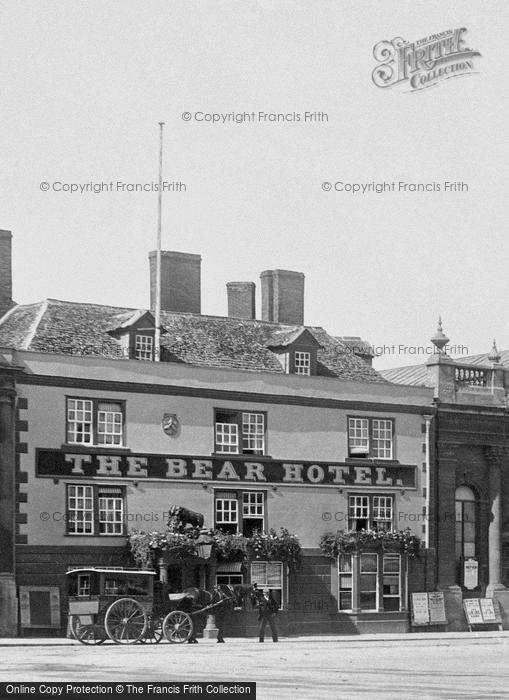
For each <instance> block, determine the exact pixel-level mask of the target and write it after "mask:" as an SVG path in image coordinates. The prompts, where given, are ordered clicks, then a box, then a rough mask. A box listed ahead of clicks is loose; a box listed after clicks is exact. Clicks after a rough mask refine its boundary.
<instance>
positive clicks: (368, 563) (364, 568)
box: [361, 554, 378, 573]
mask: <svg viewBox="0 0 509 700" xmlns="http://www.w3.org/2000/svg"><path fill="white" fill-rule="evenodd" d="M377 564H378V557H377V555H376V554H361V572H362V573H365V572H369V573H371V572H374V571H377V569H378V566H377Z"/></svg>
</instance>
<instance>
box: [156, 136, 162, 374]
mask: <svg viewBox="0 0 509 700" xmlns="http://www.w3.org/2000/svg"><path fill="white" fill-rule="evenodd" d="M163 126H164V122H159V190H158V195H157V247H156V303H155V334H154V360H155V361H156V362H159V361H160V359H161V220H162V202H163V200H162V196H163Z"/></svg>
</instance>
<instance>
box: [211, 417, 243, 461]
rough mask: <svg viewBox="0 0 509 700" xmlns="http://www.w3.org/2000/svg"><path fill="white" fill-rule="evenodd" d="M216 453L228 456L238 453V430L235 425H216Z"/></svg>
mask: <svg viewBox="0 0 509 700" xmlns="http://www.w3.org/2000/svg"><path fill="white" fill-rule="evenodd" d="M216 451H217V452H222V453H229V454H234V453H237V452H238V451H239V429H238V426H237V424H236V423H216Z"/></svg>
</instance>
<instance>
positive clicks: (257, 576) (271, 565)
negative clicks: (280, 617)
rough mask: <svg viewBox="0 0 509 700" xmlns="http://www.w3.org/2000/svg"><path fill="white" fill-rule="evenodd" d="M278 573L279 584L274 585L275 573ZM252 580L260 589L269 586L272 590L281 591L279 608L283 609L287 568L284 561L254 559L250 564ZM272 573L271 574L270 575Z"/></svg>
mask: <svg viewBox="0 0 509 700" xmlns="http://www.w3.org/2000/svg"><path fill="white" fill-rule="evenodd" d="M276 571H277V572H278V573H277V578H278V584H277V585H274V574H275V572H276ZM249 573H250V581H251V583H252V584H253V583H256V584H257V586H258V590H260V591H261V590H262V589H263V588H269V589H270V590H271V591H280V592H281V602H280V605H279V609H280V610H282V609H283V607H284V605H285V602H286V595H285V593H286V591H285V570H284V564H283V562H282V561H258V560H256V561H252V562H251V566H250V571H249ZM269 574H270V575H269Z"/></svg>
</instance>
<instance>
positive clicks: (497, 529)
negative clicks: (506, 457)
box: [486, 448, 505, 598]
mask: <svg viewBox="0 0 509 700" xmlns="http://www.w3.org/2000/svg"><path fill="white" fill-rule="evenodd" d="M502 455H503V453H501V452H500V450H497V449H496V448H489V450H488V454H487V461H488V465H489V494H490V504H491V512H490V523H489V525H488V575H489V579H488V586H487V588H486V597H488V598H493V594H494V592H495V591H498V590H504V589H505V586H503V585H502V577H501V574H502V541H501V540H502V533H501V530H502V493H501V487H502V478H501V473H500V467H501V465H500V459H501V457H502Z"/></svg>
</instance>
